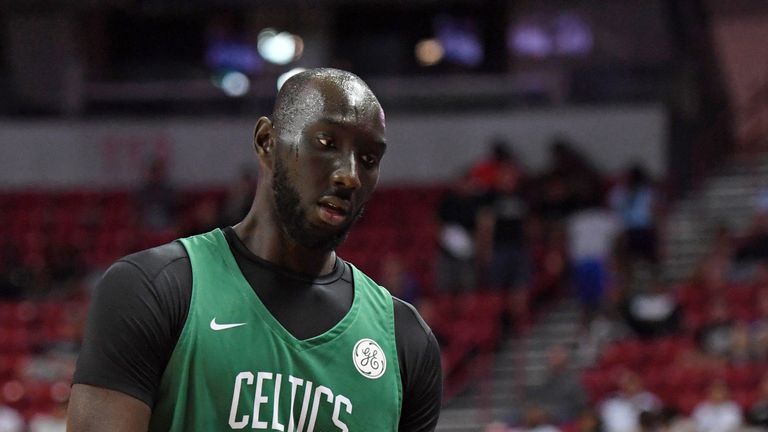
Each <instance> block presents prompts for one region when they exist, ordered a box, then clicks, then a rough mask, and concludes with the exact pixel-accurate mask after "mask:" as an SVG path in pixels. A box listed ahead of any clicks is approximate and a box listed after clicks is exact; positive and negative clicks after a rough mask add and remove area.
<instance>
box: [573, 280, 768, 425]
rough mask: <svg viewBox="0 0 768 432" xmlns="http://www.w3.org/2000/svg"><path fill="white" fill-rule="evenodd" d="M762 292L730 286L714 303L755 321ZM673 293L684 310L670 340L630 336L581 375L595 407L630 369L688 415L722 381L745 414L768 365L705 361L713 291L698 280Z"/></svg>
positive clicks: (667, 402)
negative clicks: (704, 334) (702, 333)
mask: <svg viewBox="0 0 768 432" xmlns="http://www.w3.org/2000/svg"><path fill="white" fill-rule="evenodd" d="M763 288H764V287H762V286H760V285H759V284H756V283H755V282H754V281H751V282H750V281H748V282H740V283H731V284H728V285H727V286H724V287H722V292H721V293H720V295H721V296H722V298H715V300H714V301H715V302H723V305H724V306H725V309H726V310H728V311H729V319H732V320H734V322H743V323H748V322H752V321H753V320H755V319H757V318H758V316H759V311H758V306H757V303H756V301H755V299H756V298H757V292H758V291H759V290H761V289H763ZM674 292H675V294H676V296H677V299H678V304H679V305H680V306H681V312H682V315H683V325H682V328H681V329H680V330H679V331H678V332H676V333H674V334H672V335H668V336H663V337H659V338H655V339H641V338H637V337H630V338H628V339H623V340H621V341H618V342H615V343H613V344H610V345H608V346H607V347H605V348H604V349H603V351H602V353H601V355H600V357H599V360H598V362H597V364H595V365H594V366H593V367H591V368H590V369H588V370H586V371H585V372H584V373H583V383H584V385H585V387H586V388H587V390H588V392H589V394H590V399H591V400H592V401H593V402H595V403H596V402H598V401H601V400H604V398H605V397H606V396H609V395H610V394H611V393H612V392H614V391H615V390H616V388H617V377H618V374H619V373H620V372H621V371H623V370H631V371H634V372H637V373H639V374H640V376H642V379H643V381H644V384H645V388H646V389H647V390H649V391H651V392H652V393H654V394H656V395H657V396H658V397H659V398H660V399H661V400H662V401H663V402H664V404H665V405H667V406H669V407H672V408H674V409H676V410H678V411H679V412H680V413H682V414H684V415H690V414H691V412H692V411H693V409H694V407H695V406H696V405H697V404H698V403H700V402H701V401H703V400H705V399H706V392H707V386H708V385H710V384H711V383H712V382H713V381H715V380H724V381H725V382H726V383H727V385H728V387H729V389H730V392H731V397H732V399H733V400H734V401H736V402H737V403H738V404H739V405H740V406H741V407H742V409H744V411H745V412H747V411H748V410H749V408H750V407H751V406H752V405H753V404H754V403H755V402H756V401H757V400H758V397H759V385H758V383H759V382H760V380H761V378H762V377H763V376H765V375H766V374H767V373H768V363H767V362H765V361H760V360H756V359H748V360H743V361H738V362H732V361H730V362H729V361H727V360H723V359H714V361H713V359H708V358H706V355H704V354H702V352H701V346H700V341H698V340H697V338H696V335H697V334H698V332H699V330H701V329H702V328H703V327H704V326H705V325H707V324H709V323H710V319H709V317H708V313H709V311H708V307H709V306H710V304H711V302H712V301H713V300H712V298H713V293H711V292H707V290H706V289H705V288H704V287H702V286H699V285H697V284H696V283H695V282H686V283H684V284H681V285H680V286H678V287H676V288H675V290H674Z"/></svg>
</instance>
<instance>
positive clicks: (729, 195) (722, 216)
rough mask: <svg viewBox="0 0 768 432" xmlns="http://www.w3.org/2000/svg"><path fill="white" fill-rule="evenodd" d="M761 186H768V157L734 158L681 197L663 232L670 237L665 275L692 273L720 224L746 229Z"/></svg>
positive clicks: (676, 277) (675, 276) (680, 276)
mask: <svg viewBox="0 0 768 432" xmlns="http://www.w3.org/2000/svg"><path fill="white" fill-rule="evenodd" d="M761 190H768V157H761V158H759V159H755V160H753V161H751V162H749V163H745V162H732V163H731V164H729V165H728V166H726V167H724V168H723V169H722V170H721V171H719V172H717V173H715V175H713V176H711V177H710V178H708V179H707V180H705V182H704V184H703V186H702V187H701V188H700V189H699V190H698V191H696V192H694V193H693V194H691V195H690V196H689V197H687V198H685V199H683V200H680V201H678V202H677V203H676V204H675V206H674V207H673V209H672V210H671V212H670V213H669V214H668V216H667V223H666V228H665V229H664V233H663V234H662V238H664V237H665V239H666V245H665V254H664V255H665V257H666V258H665V261H666V262H665V263H664V264H665V265H664V270H665V276H666V277H667V278H668V279H669V280H672V281H678V280H681V279H684V278H686V277H688V276H690V275H691V273H692V272H693V270H694V269H695V267H696V264H697V262H698V261H699V260H700V259H701V258H702V257H703V256H704V255H705V254H706V253H707V251H708V250H709V248H710V246H711V244H712V241H713V240H714V235H715V231H716V229H717V227H718V226H719V225H720V224H725V225H726V226H728V227H729V228H731V229H732V230H733V231H734V232H735V233H741V232H743V231H744V229H746V228H747V227H748V226H749V223H750V221H751V218H752V214H753V213H754V209H755V201H756V200H757V197H758V194H759V193H760V191H761Z"/></svg>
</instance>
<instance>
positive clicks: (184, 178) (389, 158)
mask: <svg viewBox="0 0 768 432" xmlns="http://www.w3.org/2000/svg"><path fill="white" fill-rule="evenodd" d="M254 122H255V118H237V119H165V120H162V121H152V120H127V119H119V120H99V121H95V120H94V121H75V122H73V121H19V122H8V121H6V122H2V123H0V188H2V189H13V188H20V187H28V186H34V187H74V186H76V187H89V186H93V187H110V186H126V185H132V184H135V183H136V182H138V181H139V179H140V178H141V174H142V171H143V167H144V166H145V164H146V162H147V161H148V160H149V159H151V157H152V156H153V155H156V154H160V155H164V156H165V157H166V158H167V159H168V160H169V162H170V171H171V175H172V177H173V179H174V181H176V182H178V183H179V184H182V185H195V184H206V185H211V184H214V185H215V184H225V183H228V182H229V181H230V180H231V179H233V178H234V177H235V176H236V173H237V171H239V169H240V167H241V166H243V165H244V164H249V163H250V164H254V161H255V155H254V154H253V152H252V150H251V137H252V132H253V125H254ZM387 127H388V141H389V143H390V145H389V149H388V151H387V155H386V156H385V158H384V162H383V167H382V177H381V181H382V183H430V182H439V181H445V180H447V179H450V178H452V177H453V176H454V175H455V174H456V173H457V172H459V171H460V170H461V169H462V168H464V167H466V166H467V165H469V164H470V163H472V162H473V161H475V160H477V159H478V158H480V157H482V155H483V154H484V153H485V151H486V149H487V140H488V139H489V138H490V137H492V136H495V135H501V136H505V137H507V138H509V139H510V141H511V142H512V143H513V146H514V150H515V152H516V153H517V154H518V155H519V157H520V159H521V160H522V161H523V163H525V164H526V165H527V166H528V167H529V168H531V169H540V168H542V167H544V166H545V165H546V162H547V154H548V142H549V140H550V139H551V138H552V137H553V136H554V135H556V134H560V135H563V136H567V137H570V138H571V139H572V140H573V141H574V142H575V143H576V144H578V146H579V147H580V148H581V149H582V150H583V151H585V152H587V153H588V154H590V155H591V157H592V158H593V160H594V161H595V163H596V164H597V165H598V166H599V167H601V168H603V169H604V170H606V171H607V172H616V171H618V170H620V169H621V168H623V167H624V166H626V164H628V163H630V162H632V161H640V162H643V163H645V164H646V166H647V167H648V168H649V169H650V170H651V171H652V172H653V173H655V174H656V175H663V174H664V169H665V166H666V160H665V157H666V145H667V143H666V133H667V126H666V114H665V112H664V110H663V108H662V107H660V106H614V107H603V108H563V109H555V110H551V109H550V110H525V111H522V110H519V111H509V112H494V113H490V114H483V113H472V114H455V115H454V114H450V115H439V116H438V115H409V116H404V115H391V116H389V117H388V118H387Z"/></svg>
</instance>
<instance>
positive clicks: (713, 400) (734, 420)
mask: <svg viewBox="0 0 768 432" xmlns="http://www.w3.org/2000/svg"><path fill="white" fill-rule="evenodd" d="M692 417H693V420H694V422H695V423H696V432H734V431H737V430H739V427H740V426H741V423H742V412H741V407H740V406H739V404H737V403H736V402H734V401H733V400H731V399H730V395H729V391H728V385H727V384H726V383H725V381H722V380H715V381H713V382H712V384H710V385H709V389H708V399H706V400H705V401H703V402H701V403H700V404H698V405H697V406H696V408H695V409H694V410H693V416H692Z"/></svg>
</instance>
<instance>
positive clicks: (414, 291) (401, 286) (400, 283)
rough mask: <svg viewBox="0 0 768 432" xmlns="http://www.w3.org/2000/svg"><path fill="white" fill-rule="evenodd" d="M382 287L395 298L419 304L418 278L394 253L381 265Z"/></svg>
mask: <svg viewBox="0 0 768 432" xmlns="http://www.w3.org/2000/svg"><path fill="white" fill-rule="evenodd" d="M379 280H380V281H381V286H383V287H385V288H386V289H388V290H389V292H391V293H392V295H393V296H395V297H398V298H400V299H402V300H405V301H407V302H408V303H410V304H413V305H417V304H418V302H419V284H418V282H416V278H415V277H414V276H413V275H412V274H411V273H409V272H408V270H407V269H406V268H405V263H403V259H402V258H401V257H400V256H399V255H397V254H394V253H391V254H388V255H387V256H386V257H385V258H384V261H383V262H382V264H381V272H380V275H379Z"/></svg>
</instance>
